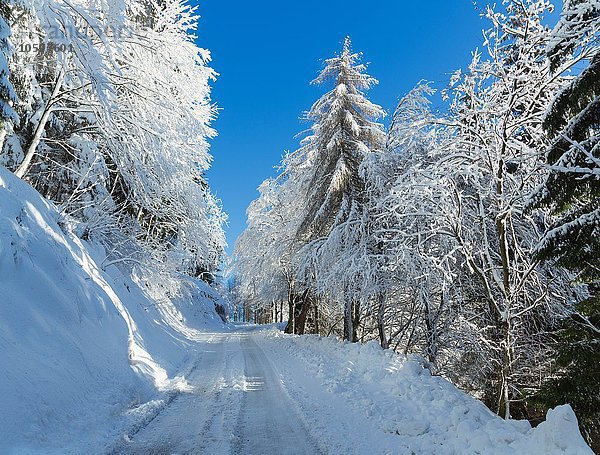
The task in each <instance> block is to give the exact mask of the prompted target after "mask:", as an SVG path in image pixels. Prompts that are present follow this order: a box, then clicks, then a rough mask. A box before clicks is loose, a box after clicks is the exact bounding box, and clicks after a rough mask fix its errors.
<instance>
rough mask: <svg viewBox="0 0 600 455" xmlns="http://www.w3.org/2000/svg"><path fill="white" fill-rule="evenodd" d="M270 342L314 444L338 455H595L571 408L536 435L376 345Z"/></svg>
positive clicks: (266, 341) (304, 339) (280, 338)
mask: <svg viewBox="0 0 600 455" xmlns="http://www.w3.org/2000/svg"><path fill="white" fill-rule="evenodd" d="M266 335H267V336H265V337H262V338H256V340H257V341H259V345H260V346H261V347H262V348H263V350H264V351H265V352H267V353H268V356H269V357H270V358H271V359H273V361H274V362H275V364H276V365H277V368H278V370H279V372H280V374H281V376H282V377H283V378H289V379H287V380H286V381H285V387H286V389H287V391H288V393H289V394H290V396H291V397H292V398H293V400H294V401H295V402H296V403H298V405H299V407H300V411H301V413H302V414H304V416H305V419H306V421H307V422H310V423H309V426H311V427H312V428H313V429H314V434H313V435H312V436H314V437H315V439H316V440H318V441H319V442H320V444H321V445H322V446H324V447H327V448H329V451H330V452H331V453H355V454H362V453H373V454H399V453H401V454H405V453H406V454H410V453H413V454H436V455H437V454H477V453H480V454H498V455H500V454H502V455H509V454H511V455H517V454H528V455H535V454H539V455H550V454H572V455H575V454H586V455H587V454H592V451H591V450H590V448H589V447H588V446H587V445H586V443H585V441H584V440H583V437H582V436H581V434H580V432H579V429H578V426H577V418H576V417H575V414H574V413H573V410H572V409H571V407H570V406H559V407H557V408H555V409H553V410H550V411H549V412H548V416H547V418H546V421H545V422H544V423H542V424H540V425H539V426H538V427H536V428H531V426H530V424H529V422H527V421H524V420H509V421H506V420H503V419H501V418H500V417H498V416H497V415H495V414H493V413H492V412H491V411H490V410H489V409H488V408H487V407H486V406H485V405H484V404H483V403H481V402H480V401H478V400H476V399H474V398H473V397H471V396H469V395H468V394H466V393H464V392H462V391H460V390H459V389H457V388H456V387H455V386H453V385H452V384H451V383H450V382H448V381H446V380H444V379H443V378H441V377H435V376H431V375H430V373H429V371H428V370H427V369H425V368H423V366H422V362H421V361H420V360H419V359H418V358H417V357H414V356H401V355H398V354H395V353H394V352H392V351H390V350H385V351H384V350H383V349H381V347H380V346H379V344H377V343H376V342H370V343H367V344H354V343H347V342H341V341H339V340H337V339H335V338H331V337H330V338H323V337H317V336H314V335H307V336H301V337H298V336H290V335H284V334H281V333H280V332H272V333H270V334H266Z"/></svg>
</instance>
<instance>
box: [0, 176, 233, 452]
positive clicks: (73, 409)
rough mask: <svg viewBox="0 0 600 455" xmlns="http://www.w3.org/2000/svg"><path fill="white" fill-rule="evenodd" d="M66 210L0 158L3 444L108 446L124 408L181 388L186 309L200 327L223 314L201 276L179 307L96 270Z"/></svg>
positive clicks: (96, 251) (183, 292)
mask: <svg viewBox="0 0 600 455" xmlns="http://www.w3.org/2000/svg"><path fill="white" fill-rule="evenodd" d="M59 221H60V216H59V214H58V212H57V211H56V209H55V208H54V207H53V206H52V205H51V204H50V203H48V202H47V201H45V200H44V199H42V198H41V196H40V195H39V194H38V193H37V192H36V191H35V190H33V189H32V188H31V187H30V186H29V185H27V184H26V183H24V182H22V181H21V180H19V179H17V178H16V177H14V176H13V175H12V174H11V173H10V172H8V171H7V170H6V169H5V168H3V167H0V453H3V454H4V453H12V452H35V451H40V452H43V453H49V452H50V453H51V452H56V453H64V452H65V451H67V452H72V453H77V452H81V451H85V449H86V448H88V447H98V446H102V445H103V444H104V443H106V442H107V441H109V440H111V439H112V438H114V436H115V434H116V433H115V432H117V431H118V428H119V426H121V425H124V424H126V423H127V422H126V421H127V419H129V417H128V416H127V414H123V412H124V411H126V410H127V409H128V408H130V407H132V406H135V405H136V404H138V403H144V402H147V401H148V400H153V399H156V400H158V401H160V400H164V396H165V394H160V393H159V392H171V391H173V390H178V389H183V388H185V387H186V383H185V380H184V379H182V378H178V377H176V375H177V372H178V371H179V370H180V368H182V367H183V366H184V365H185V364H186V363H187V362H189V361H190V349H189V348H190V345H191V343H192V341H191V340H190V338H191V337H192V336H193V333H194V331H193V330H192V329H190V328H187V327H186V326H185V325H184V322H185V320H186V317H185V316H184V314H182V313H181V311H180V309H181V310H182V311H183V312H184V313H185V314H186V315H187V316H188V317H189V318H190V319H192V320H196V321H198V323H199V324H202V325H203V326H204V328H211V329H213V330H214V329H215V328H217V327H220V326H221V325H222V323H221V322H220V319H219V317H218V316H217V314H216V313H215V312H214V303H213V302H212V301H211V300H210V299H208V298H207V296H211V297H213V298H215V296H214V294H215V293H214V291H212V290H210V289H209V288H208V287H206V286H205V285H203V284H201V283H198V282H192V281H191V280H188V281H187V282H185V283H183V288H182V289H180V296H179V298H178V303H179V305H178V306H177V308H176V307H175V306H174V305H173V304H172V303H171V302H164V301H161V302H160V303H159V302H157V301H154V300H151V299H150V298H149V295H150V294H151V292H152V286H156V284H155V283H149V284H148V287H146V283H144V282H143V281H141V280H137V281H138V282H139V283H138V284H139V285H138V284H136V283H134V282H133V281H132V279H130V278H127V277H125V276H124V275H123V274H121V273H120V271H119V270H118V269H117V268H116V267H115V266H111V267H109V268H108V270H107V271H103V270H101V269H100V268H99V266H98V264H100V263H101V261H102V260H103V259H104V257H105V255H104V252H103V251H102V249H101V248H99V247H97V246H93V245H89V244H87V243H85V242H83V241H82V240H80V239H78V238H77V237H76V236H75V235H73V234H72V233H69V232H68V230H67V229H61V227H60V226H59V224H58V222H59ZM61 224H63V223H62V222H61ZM64 231H67V232H64ZM142 288H144V290H142ZM178 308H179V309H178ZM194 313H195V314H194Z"/></svg>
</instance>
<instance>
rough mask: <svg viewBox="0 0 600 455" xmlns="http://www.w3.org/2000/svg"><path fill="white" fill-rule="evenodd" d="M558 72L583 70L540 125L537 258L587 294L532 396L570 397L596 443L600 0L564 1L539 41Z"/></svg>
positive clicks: (599, 419) (548, 401)
mask: <svg viewBox="0 0 600 455" xmlns="http://www.w3.org/2000/svg"><path fill="white" fill-rule="evenodd" d="M547 52H548V57H549V59H550V64H551V69H552V71H553V72H554V74H556V75H557V76H560V75H561V74H562V73H564V72H565V70H566V69H568V68H571V67H572V66H573V65H575V64H577V63H580V62H581V63H585V62H587V64H586V67H585V69H583V70H581V71H579V72H578V73H577V75H576V76H574V77H570V78H567V79H566V82H565V83H564V86H562V87H561V88H560V89H559V91H558V94H557V96H556V97H555V98H554V99H553V100H552V102H551V103H550V107H549V109H548V112H547V115H546V118H545V121H544V127H545V129H546V131H547V132H548V134H549V135H550V137H551V138H552V142H551V144H550V145H549V147H548V148H547V153H546V162H547V164H548V165H549V168H550V169H549V174H548V175H547V177H546V178H545V180H544V182H542V185H541V186H540V188H539V189H538V190H537V192H536V193H535V194H534V197H533V198H532V200H533V203H534V204H535V205H537V206H540V205H542V206H545V207H549V208H550V209H551V211H552V212H553V214H554V215H555V216H554V219H553V223H552V225H551V226H550V228H549V230H548V231H547V233H546V234H545V236H544V238H543V239H542V241H541V242H540V244H539V246H538V250H537V254H538V257H540V258H543V259H546V260H549V261H551V262H555V263H557V264H558V265H561V266H563V267H566V268H568V269H570V270H572V271H574V272H575V273H577V278H578V279H579V280H581V281H584V282H587V283H589V285H590V291H591V296H590V297H589V298H588V299H586V300H583V301H582V302H580V303H579V304H578V305H577V313H576V314H575V315H573V317H572V318H570V319H568V320H567V321H565V322H564V323H563V324H562V325H561V327H560V330H559V331H558V332H557V338H558V339H559V348H558V356H557V362H556V363H557V368H556V371H555V374H554V375H552V376H551V377H549V378H548V380H547V382H545V384H544V387H543V389H542V391H541V392H540V393H539V394H538V399H540V401H541V402H542V403H544V404H545V405H546V406H556V405H557V404H561V403H565V402H568V403H571V405H572V406H573V408H574V409H575V411H576V413H577V417H578V420H579V423H580V427H581V430H582V434H584V436H585V437H586V439H587V440H588V442H589V443H590V445H591V446H592V447H593V448H594V449H598V448H599V447H600V412H599V411H598V410H599V409H600V388H599V387H598V375H599V374H600V369H599V365H600V289H599V288H598V281H599V280H600V2H598V1H589V0H588V1H581V0H570V1H566V2H565V3H564V6H563V12H562V15H561V19H560V21H559V22H558V24H557V25H556V27H555V28H554V30H553V32H552V36H551V39H550V42H549V44H548V47H547Z"/></svg>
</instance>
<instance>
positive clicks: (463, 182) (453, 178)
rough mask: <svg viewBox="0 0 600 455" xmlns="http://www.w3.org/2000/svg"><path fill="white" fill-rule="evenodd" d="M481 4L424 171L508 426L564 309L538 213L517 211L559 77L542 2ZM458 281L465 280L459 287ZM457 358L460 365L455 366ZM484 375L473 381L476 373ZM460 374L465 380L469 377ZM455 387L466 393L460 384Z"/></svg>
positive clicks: (562, 288)
mask: <svg viewBox="0 0 600 455" xmlns="http://www.w3.org/2000/svg"><path fill="white" fill-rule="evenodd" d="M504 4H505V9H504V11H502V12H500V11H495V10H494V9H492V8H491V7H490V8H488V11H487V17H488V19H489V20H490V21H491V22H492V25H493V27H492V29H491V30H489V31H488V32H487V33H486V34H485V39H486V41H485V44H486V53H487V57H488V58H487V59H486V58H484V57H483V56H482V55H480V54H479V53H476V54H475V55H474V58H473V62H472V64H471V66H470V68H469V72H467V73H466V74H464V75H462V74H457V75H456V76H455V78H454V81H453V82H454V83H455V85H454V88H453V90H454V101H453V104H452V107H451V113H450V118H449V121H448V126H450V127H451V128H453V135H452V136H451V137H449V138H448V140H446V141H444V143H442V145H441V147H440V153H439V155H438V156H437V158H436V164H435V166H433V167H432V168H431V170H432V171H433V172H434V174H433V176H432V177H433V179H434V181H435V192H436V193H437V192H438V191H439V192H441V194H442V196H441V198H440V200H441V201H443V204H441V205H439V206H437V208H438V209H440V210H441V211H440V212H439V215H440V217H441V218H439V219H440V220H442V221H443V228H442V229H443V231H442V232H444V234H445V235H448V236H450V237H451V238H452V239H453V241H454V242H455V243H456V247H457V252H458V253H459V255H460V256H459V257H460V258H461V261H462V262H463V264H464V266H462V267H461V268H462V269H463V270H468V271H469V272H470V273H471V276H472V279H473V280H476V281H477V283H478V287H477V288H476V293H475V295H474V297H475V298H474V299H473V300H472V301H470V302H465V304H464V312H463V315H464V316H463V321H468V323H469V324H473V323H475V325H476V326H477V327H478V328H479V330H478V331H477V333H478V337H479V342H478V343H477V344H475V345H471V346H473V347H474V348H476V349H477V350H476V351H471V352H463V360H466V359H467V358H470V359H471V360H474V364H473V366H472V368H473V371H474V372H475V373H476V374H477V376H478V377H479V379H478V381H481V382H480V383H479V384H473V385H472V387H474V388H475V389H479V390H482V391H483V398H484V400H485V401H486V403H487V404H488V405H489V406H490V407H491V408H493V409H494V410H495V411H497V412H498V413H499V414H501V415H503V416H505V417H507V418H509V417H511V416H514V415H515V414H516V412H520V411H519V410H518V409H517V410H514V409H513V410H512V411H511V404H512V403H513V402H519V401H520V400H522V399H523V396H524V393H525V392H527V391H528V390H529V389H530V388H531V387H532V386H534V385H535V384H539V379H538V378H539V377H540V376H541V375H542V374H543V372H544V371H547V368H548V367H549V364H550V357H549V348H548V339H547V338H546V335H545V334H546V333H547V331H548V330H549V329H550V328H551V327H552V326H553V324H554V323H555V322H556V321H557V320H558V319H559V318H561V317H564V316H565V315H567V314H569V311H570V307H571V306H572V304H573V300H574V299H573V298H572V292H571V290H570V287H569V283H568V278H569V277H568V276H567V275H566V274H565V273H563V272H561V271H560V270H555V269H553V268H551V267H548V266H543V265H540V264H539V263H538V261H536V260H534V259H533V258H532V253H533V250H534V248H535V245H536V244H537V241H538V240H539V238H540V236H541V234H542V232H543V230H544V227H545V225H544V216H543V213H540V212H530V213H527V212H526V210H525V209H526V195H527V194H528V193H530V192H531V191H532V190H533V189H534V188H535V187H536V186H537V185H538V184H539V182H540V180H541V177H542V176H543V170H542V169H541V166H540V165H539V161H538V160H537V150H539V149H541V148H543V147H544V145H545V144H546V143H547V141H546V137H545V135H544V133H543V130H542V128H541V124H542V120H543V115H544V112H545V109H546V106H547V103H548V101H549V98H550V96H551V95H552V92H553V90H555V89H556V87H557V84H558V81H557V80H556V79H553V78H552V77H551V76H550V73H549V69H548V65H547V64H546V59H545V48H546V44H547V42H548V40H549V31H548V30H547V28H546V27H545V26H544V25H543V23H542V16H543V14H544V13H545V12H546V11H547V10H548V8H549V4H548V3H547V2H546V1H543V0H507V1H505V2H504ZM463 282H464V279H463ZM465 363H466V362H464V363H463V365H465ZM482 373H483V374H482ZM467 377H468V376H467ZM464 386H465V387H469V386H468V385H466V384H464Z"/></svg>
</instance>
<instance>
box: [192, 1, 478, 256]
mask: <svg viewBox="0 0 600 455" xmlns="http://www.w3.org/2000/svg"><path fill="white" fill-rule="evenodd" d="M191 1H192V3H194V4H199V11H198V12H199V14H200V15H201V16H202V18H201V21H200V27H199V30H198V42H199V44H200V45H201V46H202V47H205V48H207V49H209V50H210V51H211V52H212V56H213V63H212V66H213V68H215V70H216V71H217V72H219V73H220V76H219V78H218V80H217V81H216V82H215V83H214V88H213V92H212V96H213V100H214V101H215V102H216V103H217V104H218V106H219V107H220V108H221V111H220V114H219V118H218V120H217V121H216V122H215V124H214V126H215V128H216V129H217V131H218V133H219V136H218V137H217V138H216V139H215V140H214V141H213V142H212V148H211V150H212V154H213V155H214V163H213V167H212V169H211V170H210V171H209V173H208V180H209V184H210V186H211V188H212V189H213V191H214V192H215V193H216V194H217V196H218V197H219V198H221V200H222V201H223V206H224V209H225V211H226V212H227V213H228V214H229V227H228V229H227V238H228V242H229V252H231V251H232V250H233V246H234V243H235V240H236V238H237V237H238V236H239V234H240V233H241V232H242V231H243V229H244V227H245V225H246V208H247V207H248V205H249V203H250V202H251V201H252V200H253V199H255V198H256V197H257V196H258V192H257V191H256V188H257V187H258V186H259V184H260V183H261V182H262V181H263V180H264V179H266V178H267V177H269V176H272V175H274V174H275V172H276V171H275V169H274V166H276V165H277V164H278V163H279V160H280V159H281V156H282V155H283V153H284V151H285V150H295V149H296V148H297V145H298V139H296V138H295V136H296V135H297V134H298V133H299V132H301V131H303V130H304V129H306V127H307V125H306V124H305V123H303V122H301V121H300V120H299V118H300V116H301V115H302V113H303V112H304V111H306V110H308V109H309V108H310V106H311V105H312V103H313V102H314V101H316V100H317V98H318V97H319V96H320V94H321V93H322V90H320V89H319V88H318V87H315V86H311V85H310V81H311V80H312V79H314V77H315V76H316V75H317V73H318V71H319V69H320V68H321V65H322V61H323V60H324V59H326V58H329V57H331V56H332V55H333V54H334V53H335V52H337V51H339V50H340V48H341V43H342V41H343V39H344V37H345V36H346V35H349V36H350V37H351V38H352V42H353V48H354V50H356V51H360V52H363V53H364V58H365V61H366V62H370V65H369V73H370V74H371V75H372V76H374V77H375V78H377V79H378V80H379V85H378V86H377V87H375V88H374V89H373V90H372V91H371V92H370V98H371V99H372V100H373V101H374V102H376V103H378V104H380V105H382V106H383V107H384V108H385V109H386V110H387V111H388V112H389V111H392V110H393V108H394V106H395V103H396V101H397V100H398V98H399V97H401V96H402V95H403V94H404V93H406V92H407V91H408V90H410V89H411V88H412V87H413V86H414V85H415V84H416V83H417V82H418V81H419V80H421V79H426V80H430V81H433V82H435V83H436V85H437V86H438V87H439V88H443V87H444V86H445V84H446V83H447V81H448V80H449V75H450V74H451V73H452V72H453V71H454V70H456V69H458V68H461V67H465V66H466V65H467V64H468V63H469V61H470V58H471V52H472V51H473V50H474V49H475V48H476V47H478V46H480V43H481V31H482V29H483V28H486V27H487V23H486V22H485V21H484V20H482V19H481V18H480V17H479V14H480V13H479V12H478V11H477V9H476V7H475V6H474V5H473V2H472V1H471V0H430V1H425V2H421V1H406V0H375V1H357V0H304V1H301V0H298V1H283V0H279V1H277V0H263V1H260V0H259V1H252V2H250V1H246V0H191ZM478 4H481V5H483V4H485V2H484V1H482V0H480V1H479V2H478Z"/></svg>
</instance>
